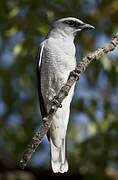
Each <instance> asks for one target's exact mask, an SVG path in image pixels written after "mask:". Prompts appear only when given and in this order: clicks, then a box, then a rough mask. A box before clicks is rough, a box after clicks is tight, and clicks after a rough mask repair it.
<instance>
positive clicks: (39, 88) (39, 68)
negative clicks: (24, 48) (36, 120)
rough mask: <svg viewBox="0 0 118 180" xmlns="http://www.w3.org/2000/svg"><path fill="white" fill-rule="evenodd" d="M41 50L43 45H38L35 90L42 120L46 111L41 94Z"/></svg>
mask: <svg viewBox="0 0 118 180" xmlns="http://www.w3.org/2000/svg"><path fill="white" fill-rule="evenodd" d="M43 49H44V43H42V44H41V45H40V47H39V48H38V49H37V53H36V57H35V59H36V76H37V89H38V99H39V105H40V110H41V115H42V118H43V117H45V116H46V115H47V110H46V107H45V104H44V99H43V96H42V92H41V64H42V59H43V58H42V56H43Z"/></svg>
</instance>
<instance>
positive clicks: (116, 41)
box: [20, 33, 118, 169]
mask: <svg viewBox="0 0 118 180" xmlns="http://www.w3.org/2000/svg"><path fill="white" fill-rule="evenodd" d="M117 45H118V33H117V34H116V35H115V36H114V38H113V39H112V41H111V42H110V43H108V44H107V45H106V46H105V47H103V48H99V49H97V50H96V51H94V52H92V53H90V54H88V55H87V56H86V57H85V58H83V59H82V61H81V62H80V63H79V64H78V65H77V66H76V68H75V70H74V71H72V72H71V73H70V75H69V77H68V80H67V83H66V84H65V85H64V86H63V87H62V88H61V90H60V92H59V93H58V95H57V96H56V98H55V99H54V100H53V101H52V107H51V109H50V111H49V113H48V115H47V116H46V117H44V118H43V121H44V124H43V125H42V126H41V127H40V129H39V130H38V132H37V133H36V134H35V135H34V137H33V138H32V141H31V143H30V144H29V145H28V147H27V149H26V150H25V151H24V153H23V156H22V159H21V161H20V167H21V168H22V169H24V168H25V166H26V165H27V163H28V161H29V160H30V159H31V157H32V155H33V153H34V152H35V151H36V149H37V147H38V146H39V144H40V143H41V141H42V139H43V137H44V136H45V134H46V133H47V132H48V130H49V128H50V126H51V123H52V117H53V115H54V114H55V113H56V111H57V109H58V108H59V105H58V103H55V102H57V101H58V102H60V103H62V101H63V100H64V98H65V97H66V96H67V95H68V93H69V91H70V89H71V87H72V85H73V84H74V83H75V81H76V80H78V79H79V76H80V74H81V73H82V72H83V71H85V70H86V68H87V67H88V65H89V64H90V63H91V62H92V61H93V60H98V59H100V58H101V57H102V56H103V55H104V54H107V53H108V52H110V51H113V50H114V49H115V47H116V46H117Z"/></svg>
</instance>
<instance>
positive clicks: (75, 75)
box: [70, 70, 80, 81]
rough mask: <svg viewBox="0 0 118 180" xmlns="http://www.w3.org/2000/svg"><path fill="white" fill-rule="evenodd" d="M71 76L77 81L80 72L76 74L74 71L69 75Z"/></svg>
mask: <svg viewBox="0 0 118 180" xmlns="http://www.w3.org/2000/svg"><path fill="white" fill-rule="evenodd" d="M70 75H71V76H74V77H75V78H76V81H78V80H79V76H80V72H76V71H75V70H74V71H72V72H71V73H70Z"/></svg>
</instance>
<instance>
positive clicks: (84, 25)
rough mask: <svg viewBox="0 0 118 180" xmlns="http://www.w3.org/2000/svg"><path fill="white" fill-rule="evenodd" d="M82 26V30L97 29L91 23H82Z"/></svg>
mask: <svg viewBox="0 0 118 180" xmlns="http://www.w3.org/2000/svg"><path fill="white" fill-rule="evenodd" d="M80 28H81V29H82V30H84V29H95V27H94V26H92V25H90V24H82V25H81V26H80Z"/></svg>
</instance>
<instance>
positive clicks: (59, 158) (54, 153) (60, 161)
mask: <svg viewBox="0 0 118 180" xmlns="http://www.w3.org/2000/svg"><path fill="white" fill-rule="evenodd" d="M50 145H51V165H52V170H53V172H54V173H58V172H60V173H64V172H67V171H68V162H67V160H66V159H65V138H64V139H63V140H62V145H61V147H56V146H55V145H54V144H53V142H52V139H51V138H50Z"/></svg>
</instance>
